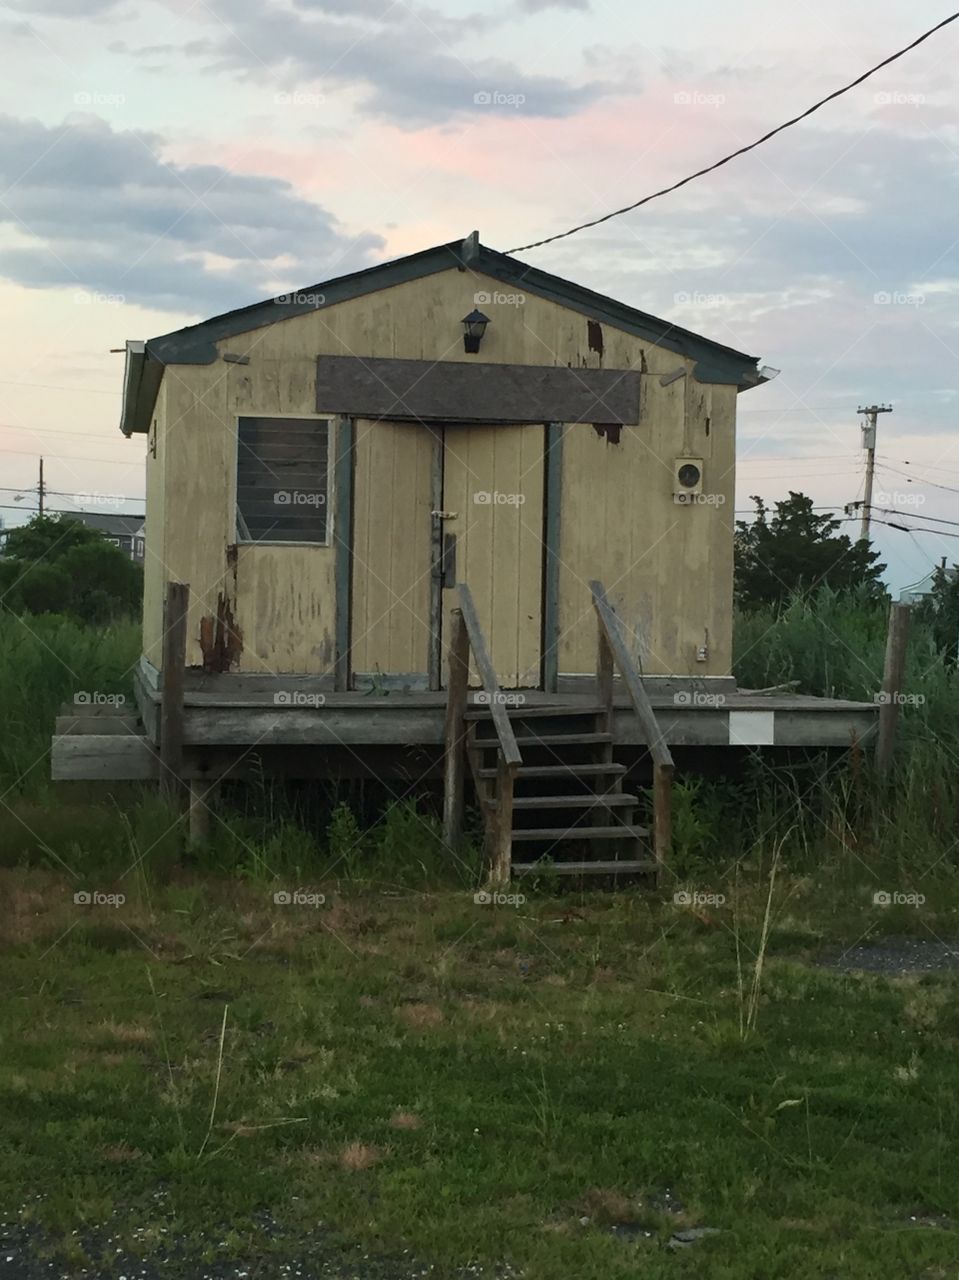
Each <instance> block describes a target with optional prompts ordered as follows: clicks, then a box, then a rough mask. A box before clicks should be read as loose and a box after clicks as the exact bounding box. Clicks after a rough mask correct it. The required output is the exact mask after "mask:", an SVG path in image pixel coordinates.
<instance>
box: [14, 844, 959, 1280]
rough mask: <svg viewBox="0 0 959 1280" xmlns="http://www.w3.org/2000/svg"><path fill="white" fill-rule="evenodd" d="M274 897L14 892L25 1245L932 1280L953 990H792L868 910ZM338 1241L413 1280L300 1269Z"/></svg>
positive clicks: (946, 1193) (17, 1120)
mask: <svg viewBox="0 0 959 1280" xmlns="http://www.w3.org/2000/svg"><path fill="white" fill-rule="evenodd" d="M275 884H281V885H284V886H287V887H288V883H287V882H286V881H284V880H282V879H279V880H277V881H275V882H266V881H264V882H262V883H260V882H258V883H249V884H244V883H243V882H242V881H239V880H237V879H236V878H235V877H234V878H232V879H230V880H211V879H199V878H197V877H190V878H189V879H185V878H179V879H174V880H173V881H172V882H171V883H169V884H167V885H166V886H165V887H158V886H156V885H151V884H148V883H146V882H145V881H144V882H142V883H137V882H134V883H132V884H130V883H127V882H126V881H125V882H123V883H122V884H119V885H110V884H103V885H101V886H100V888H101V889H102V890H103V891H105V892H109V891H111V890H113V891H116V890H118V889H119V890H120V891H121V892H122V891H123V889H124V888H125V889H126V890H127V891H128V897H127V901H126V902H125V903H123V904H121V905H120V906H116V907H112V906H101V907H95V906H94V907H90V906H75V905H74V904H73V901H72V893H73V892H74V886H73V884H72V883H71V882H69V881H68V880H67V879H66V878H65V877H61V876H56V877H55V876H52V875H50V874H48V873H42V872H30V873H23V872H20V873H16V875H14V874H13V873H4V875H3V876H2V877H0V892H2V893H3V894H4V897H5V900H6V902H7V904H8V908H7V912H6V914H5V915H4V917H3V919H2V922H0V981H2V983H3V986H4V990H5V992H6V997H7V998H6V1000H5V1001H4V1005H3V1012H2V1013H0V1041H2V1053H0V1105H2V1107H3V1112H4V1117H5V1119H4V1124H3V1126H2V1128H0V1205H3V1206H4V1207H5V1208H6V1210H7V1221H8V1222H9V1221H10V1220H11V1211H13V1216H14V1217H16V1211H17V1210H18V1209H19V1208H20V1206H22V1205H25V1206H26V1208H25V1215H26V1218H27V1219H28V1220H29V1221H31V1222H33V1223H35V1224H38V1225H42V1227H43V1234H42V1236H38V1240H39V1241H42V1246H41V1245H38V1246H37V1247H42V1248H49V1247H53V1246H54V1245H56V1246H58V1247H59V1248H62V1249H65V1250H66V1251H67V1252H68V1255H69V1256H72V1258H73V1260H74V1264H75V1266H76V1269H77V1270H78V1271H79V1268H80V1266H81V1265H83V1266H87V1267H88V1268H89V1269H90V1270H91V1271H92V1272H93V1273H94V1274H96V1275H98V1276H102V1277H105V1278H106V1277H113V1276H118V1275H121V1274H125V1273H129V1272H130V1271H135V1267H134V1265H133V1264H132V1262H131V1255H134V1256H136V1255H138V1254H147V1255H152V1254H153V1252H154V1251H155V1250H157V1249H159V1250H161V1253H162V1251H163V1249H164V1248H165V1247H167V1245H168V1243H169V1241H171V1240H175V1241H177V1243H178V1247H179V1249H180V1251H181V1253H180V1259H181V1260H180V1262H179V1264H176V1265H173V1264H171V1265H170V1266H169V1269H168V1270H164V1271H162V1274H163V1275H167V1276H182V1277H184V1280H186V1277H192V1276H194V1275H196V1274H198V1265H197V1264H198V1260H199V1259H200V1258H205V1259H206V1260H207V1261H211V1260H213V1259H221V1258H234V1259H239V1260H241V1261H242V1262H243V1263H244V1269H246V1270H249V1271H250V1273H251V1274H263V1275H267V1274H285V1273H286V1272H285V1271H284V1270H282V1269H281V1268H280V1263H281V1262H284V1263H285V1262H288V1261H289V1259H290V1258H291V1257H292V1258H295V1259H296V1261H297V1264H298V1265H299V1266H301V1267H302V1269H303V1270H302V1273H303V1274H321V1273H322V1274H333V1275H340V1274H343V1275H351V1276H364V1277H365V1276H366V1275H367V1274H369V1275H371V1276H372V1275H375V1276H377V1277H382V1276H389V1277H393V1278H395V1280H400V1278H401V1277H402V1280H406V1277H407V1276H408V1275H410V1274H421V1273H422V1271H421V1270H420V1269H419V1264H420V1263H422V1264H423V1265H424V1266H425V1265H426V1264H428V1263H430V1264H433V1265H434V1267H435V1270H433V1271H432V1272H431V1274H434V1275H437V1276H445V1275H450V1274H452V1273H453V1272H454V1269H455V1268H457V1267H463V1266H466V1265H470V1266H471V1267H473V1268H474V1269H473V1271H472V1272H471V1274H485V1275H493V1274H497V1275H499V1274H507V1273H501V1272H499V1271H496V1270H493V1268H494V1267H495V1265H496V1264H498V1263H504V1262H507V1263H509V1264H510V1266H511V1267H512V1268H513V1270H511V1271H510V1272H508V1274H510V1275H522V1276H524V1277H525V1278H526V1280H555V1278H556V1277H559V1276H564V1277H565V1276H576V1277H577V1278H579V1280H627V1277H633V1276H635V1275H640V1274H641V1275H643V1276H647V1277H650V1280H657V1278H665V1277H673V1276H690V1277H691V1276H703V1275H708V1276H709V1277H710V1278H711V1280H733V1278H735V1280H744V1278H745V1280H748V1278H750V1277H755V1278H756V1280H759V1277H763V1278H765V1277H767V1276H772V1275H776V1276H780V1275H782V1276H785V1275H788V1276H790V1277H791V1278H793V1280H806V1278H807V1277H808V1278H809V1280H812V1278H813V1277H817V1278H818V1277H822V1276H833V1275H835V1276H842V1277H844V1280H875V1277H884V1276H889V1277H892V1276H895V1277H899V1276H916V1277H919V1276H924V1277H929V1278H930V1280H931V1278H932V1277H935V1276H940V1275H945V1274H947V1273H949V1274H951V1271H949V1270H948V1269H949V1268H954V1264H955V1244H954V1241H955V1234H954V1232H955V1227H954V1225H953V1224H954V1220H955V1218H956V1215H957V1209H959V1206H957V1204H956V1183H957V1174H959V1164H957V1157H956V1151H955V1145H954V1143H953V1141H952V1135H953V1133H954V1130H955V1126H956V1124H957V1122H959V1084H957V1078H956V1073H955V1057H956V1052H957V1049H959V1020H957V1015H956V1008H955V1004H954V1001H953V999H952V998H951V988H950V987H949V986H948V985H947V984H946V980H945V979H943V978H941V977H935V976H930V977H924V978H909V979H889V980H887V979H880V978H870V977H853V976H844V975H842V974H839V973H836V972H833V971H830V970H828V969H823V968H820V967H817V966H816V965H815V964H814V963H813V962H814V961H815V960H816V958H817V957H818V956H820V955H821V954H822V953H823V951H824V949H828V946H827V944H828V945H831V948H832V949H833V950H841V949H842V948H843V947H844V946H848V945H851V944H852V943H854V942H855V941H856V940H857V939H858V938H859V937H860V936H861V935H862V933H863V932H864V931H868V930H870V929H872V930H873V931H880V932H885V931H888V930H889V929H892V930H894V931H898V930H899V929H901V928H902V921H901V918H896V917H894V916H890V915H889V914H884V913H883V911H882V910H881V909H877V908H875V907H873V905H872V901H871V885H870V884H868V883H865V884H863V883H860V884H858V885H849V886H839V885H837V884H836V883H835V881H834V880H833V879H832V877H831V876H830V875H824V876H822V877H818V878H815V879H814V878H812V877H810V878H808V879H806V880H797V879H795V878H788V877H783V878H777V880H776V882H775V885H774V886H773V891H772V897H771V910H770V911H769V914H768V920H767V902H768V895H769V880H768V877H767V876H766V874H765V868H761V867H759V866H747V867H745V868H743V869H742V872H741V877H740V881H739V884H738V887H736V888H730V891H729V897H728V899H727V901H726V903H724V904H720V905H718V906H714V907H709V908H707V909H696V908H678V907H676V906H675V905H674V903H673V902H672V899H671V896H670V895H669V894H666V895H663V894H653V895H650V894H648V893H634V892H628V893H621V894H619V895H606V896H602V895H596V896H593V897H590V898H582V899H580V900H579V901H577V902H576V904H575V907H574V906H572V905H571V903H570V901H569V899H568V898H564V899H561V900H555V899H551V898H548V897H547V898H537V897H533V898H530V899H529V900H528V901H527V902H526V903H523V904H521V905H520V906H519V907H518V908H509V907H503V908H496V907H492V906H484V905H477V904H475V903H474V901H473V898H472V894H470V893H463V892H461V893H451V892H443V893H408V892H407V893H402V892H391V893H383V892H366V893H357V892H356V890H355V889H354V888H352V887H350V886H345V885H339V884H337V883H336V882H335V881H329V882H321V883H316V882H313V884H312V885H311V887H312V888H313V889H315V890H319V891H322V892H324V893H325V894H326V903H325V905H323V906H316V907H314V906H306V905H303V906H299V907H298V906H296V905H292V904H291V905H275V904H274V901H273V892H274V886H275ZM89 887H90V888H94V887H95V886H93V885H91V886H89ZM913 914H915V913H913ZM925 924H926V925H927V926H928V927H929V928H930V929H932V930H933V931H934V932H935V933H938V934H940V935H941V936H953V935H954V933H955V927H956V898H955V895H952V897H951V898H946V897H945V896H940V897H939V898H937V899H936V900H935V902H934V903H932V904H931V906H930V909H929V910H928V911H927V912H926V913H925ZM764 937H765V947H764V950H765V957H764V965H763V967H762V969H761V971H760V974H759V980H758V983H757V985H756V986H755V989H754V987H753V983H752V975H753V973H754V972H755V967H756V957H757V955H758V954H759V953H760V951H761V949H762V948H763V946H764ZM224 1019H225V1032H224V1030H223V1028H224ZM744 1028H745V1030H744ZM221 1035H222V1037H223V1039H222V1042H221ZM214 1102H215V1105H214ZM264 1215H270V1216H271V1218H272V1225H271V1227H270V1230H269V1231H268V1232H264V1230H263V1222H264ZM943 1215H944V1216H943ZM919 1219H923V1220H926V1221H927V1223H928V1225H920V1222H919V1221H918V1220H919ZM318 1224H319V1225H318ZM324 1224H325V1225H324ZM686 1227H710V1228H715V1229H718V1234H716V1235H712V1236H710V1237H709V1238H706V1239H703V1240H701V1241H700V1242H699V1243H697V1244H696V1245H694V1246H693V1247H691V1248H689V1249H688V1250H687V1251H676V1250H674V1249H671V1248H669V1245H668V1242H669V1240H670V1238H671V1237H672V1234H673V1232H675V1231H677V1230H680V1229H683V1228H686ZM943 1228H946V1229H943ZM339 1242H343V1243H344V1244H346V1243H348V1244H349V1245H350V1246H351V1248H354V1249H355V1246H357V1245H360V1246H361V1247H362V1253H363V1255H367V1254H369V1253H373V1254H381V1255H384V1256H386V1257H389V1258H395V1259H397V1260H399V1259H400V1258H401V1257H407V1258H408V1256H409V1255H412V1256H413V1257H414V1258H416V1259H417V1260H418V1263H417V1268H416V1269H414V1268H413V1267H412V1266H411V1265H410V1264H409V1262H408V1261H407V1262H406V1263H405V1264H404V1263H403V1262H400V1261H397V1263H396V1265H395V1266H394V1267H387V1266H385V1265H384V1267H383V1269H380V1267H379V1266H378V1265H377V1266H374V1264H372V1263H371V1264H368V1265H369V1271H367V1270H366V1269H364V1268H365V1266H366V1265H367V1264H361V1263H360V1261H359V1257H358V1255H357V1254H356V1253H355V1252H354V1253H353V1260H352V1262H351V1263H350V1265H349V1268H346V1267H345V1266H344V1268H343V1270H342V1271H341V1270H339V1269H336V1268H333V1269H331V1270H329V1271H327V1270H326V1269H321V1267H320V1266H319V1265H318V1264H316V1263H314V1265H311V1263H313V1250H314V1249H318V1250H319V1251H320V1253H321V1254H322V1255H323V1256H324V1257H326V1256H327V1255H328V1254H329V1253H330V1252H331V1251H332V1253H333V1254H334V1255H335V1254H336V1250H337V1245H338V1243H339ZM8 1243H9V1240H8ZM404 1250H407V1251H409V1254H404V1253H403V1251H404ZM480 1268H483V1270H480ZM230 1274H233V1272H230ZM456 1274H463V1273H462V1272H460V1271H457V1272H456Z"/></svg>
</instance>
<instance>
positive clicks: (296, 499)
mask: <svg viewBox="0 0 959 1280" xmlns="http://www.w3.org/2000/svg"><path fill="white" fill-rule="evenodd" d="M273 505H274V506H277V507H323V506H325V505H326V494H325V493H312V492H310V491H309V490H308V489H277V490H276V491H275V492H274V494H273Z"/></svg>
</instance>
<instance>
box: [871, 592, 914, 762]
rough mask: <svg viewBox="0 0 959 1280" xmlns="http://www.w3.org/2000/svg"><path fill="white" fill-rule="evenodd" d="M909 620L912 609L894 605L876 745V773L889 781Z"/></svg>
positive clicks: (892, 605) (888, 635) (887, 642)
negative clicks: (887, 776) (888, 775)
mask: <svg viewBox="0 0 959 1280" xmlns="http://www.w3.org/2000/svg"><path fill="white" fill-rule="evenodd" d="M909 619H910V606H909V605H907V604H898V603H893V604H891V605H890V606H889V631H888V633H887V635H886V660H885V664H884V666H883V672H882V692H881V693H880V695H879V737H878V740H877V742H876V772H877V773H878V774H879V776H880V777H886V775H887V774H888V773H889V771H890V769H891V768H892V756H893V751H894V750H895V746H896V725H897V723H898V721H899V702H900V694H901V693H902V679H903V675H904V674H905V670H906V645H907V642H908V640H909Z"/></svg>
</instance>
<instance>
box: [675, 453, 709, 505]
mask: <svg viewBox="0 0 959 1280" xmlns="http://www.w3.org/2000/svg"><path fill="white" fill-rule="evenodd" d="M702 491H703V460H702V458H677V459H676V461H675V462H674V463H673V501H674V502H678V503H691V502H695V501H696V499H697V497H698V496H699V494H701V493H702Z"/></svg>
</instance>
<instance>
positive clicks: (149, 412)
mask: <svg viewBox="0 0 959 1280" xmlns="http://www.w3.org/2000/svg"><path fill="white" fill-rule="evenodd" d="M148 346H149V344H148V343H146V342H143V341H141V340H139V339H132V338H131V339H128V340H127V344H126V358H125V361H126V362H125V366H124V370H123V407H122V409H121V412H120V430H121V431H122V432H123V434H124V435H125V436H126V437H127V439H129V438H130V436H132V435H134V434H135V433H136V434H140V435H143V434H146V433H147V432H148V431H149V430H150V423H151V421H152V420H153V409H154V406H155V405H156V398H157V392H158V391H159V389H160V379H161V378H162V377H163V365H162V364H160V363H159V362H158V361H156V360H155V359H153V358H152V357H151V355H150V353H149V351H148Z"/></svg>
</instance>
